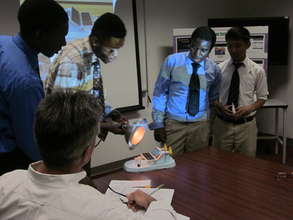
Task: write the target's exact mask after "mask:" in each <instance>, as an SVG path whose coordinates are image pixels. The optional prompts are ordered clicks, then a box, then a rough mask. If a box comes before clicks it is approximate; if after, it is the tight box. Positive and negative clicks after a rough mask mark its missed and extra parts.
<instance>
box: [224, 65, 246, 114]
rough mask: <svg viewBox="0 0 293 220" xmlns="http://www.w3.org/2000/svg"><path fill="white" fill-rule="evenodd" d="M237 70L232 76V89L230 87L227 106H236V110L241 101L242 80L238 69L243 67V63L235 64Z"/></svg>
mask: <svg viewBox="0 0 293 220" xmlns="http://www.w3.org/2000/svg"><path fill="white" fill-rule="evenodd" d="M233 65H234V67H235V69H234V72H233V75H232V79H231V83H230V87H229V96H228V101H227V105H232V103H233V104H234V106H235V108H237V107H238V99H239V85H240V78H239V72H238V69H239V67H240V66H242V65H243V63H233Z"/></svg>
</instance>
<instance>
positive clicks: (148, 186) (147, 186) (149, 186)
mask: <svg viewBox="0 0 293 220" xmlns="http://www.w3.org/2000/svg"><path fill="white" fill-rule="evenodd" d="M131 188H152V186H151V185H145V186H133V187H131Z"/></svg>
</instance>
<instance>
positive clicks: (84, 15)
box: [20, 0, 144, 112]
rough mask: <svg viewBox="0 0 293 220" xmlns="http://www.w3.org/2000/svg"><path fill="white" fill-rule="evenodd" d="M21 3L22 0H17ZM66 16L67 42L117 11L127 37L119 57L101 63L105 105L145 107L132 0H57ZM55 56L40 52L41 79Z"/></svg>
mask: <svg viewBox="0 0 293 220" xmlns="http://www.w3.org/2000/svg"><path fill="white" fill-rule="evenodd" d="M20 2H21V3H22V2H23V0H21V1H20ZM57 2H59V3H60V4H61V5H62V6H63V7H64V8H65V10H66V12H67V14H68V17H69V32H68V35H67V36H66V40H67V42H70V41H72V40H75V39H80V38H84V37H87V36H89V34H90V32H91V28H92V25H93V24H94V22H95V20H96V19H97V18H98V17H99V16H101V15H102V14H104V13H106V12H112V13H115V14H117V15H118V16H119V17H120V18H121V19H122V20H123V21H124V23H125V26H126V29H127V36H126V38H125V44H124V46H123V47H122V48H121V49H119V51H118V57H117V59H116V60H114V61H113V62H112V63H110V64H106V65H105V64H103V63H102V62H101V64H102V75H103V81H104V93H105V98H106V101H107V103H108V104H110V105H111V106H112V107H113V108H118V109H119V110H120V111H122V112H123V111H132V110H139V109H144V107H143V105H142V89H141V75H140V63H139V50H138V33H137V17H136V4H135V0H57ZM53 59H54V57H53V58H51V59H48V58H47V57H45V56H43V55H40V56H39V64H40V72H41V77H42V80H45V79H46V75H47V73H48V69H49V66H50V63H51V62H52V60H53Z"/></svg>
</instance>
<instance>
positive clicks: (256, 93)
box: [219, 57, 269, 115]
mask: <svg viewBox="0 0 293 220" xmlns="http://www.w3.org/2000/svg"><path fill="white" fill-rule="evenodd" d="M242 63H243V65H242V66H240V67H239V69H238V72H239V78H240V87H239V100H238V106H239V107H241V106H245V105H250V104H253V103H255V102H256V101H257V100H258V99H262V100H267V97H268V94H269V92H268V85H267V77H266V74H265V71H264V69H263V68H262V67H261V66H260V65H259V64H257V63H255V62H253V61H252V60H251V59H249V58H247V57H246V58H245V60H244V61H243V62H242ZM219 67H220V68H221V72H222V81H221V87H220V102H221V103H222V104H224V105H226V103H227V101H228V96H229V87H230V83H231V79H232V75H233V72H234V69H235V67H234V65H233V61H232V59H228V60H226V61H224V62H222V63H220V64H219ZM253 114H255V113H251V115H253Z"/></svg>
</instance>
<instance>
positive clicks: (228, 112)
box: [215, 101, 234, 118]
mask: <svg viewBox="0 0 293 220" xmlns="http://www.w3.org/2000/svg"><path fill="white" fill-rule="evenodd" d="M215 111H216V113H217V114H219V115H225V116H227V117H230V118H234V114H233V112H232V106H231V105H223V104H222V103H220V102H218V101H217V102H215Z"/></svg>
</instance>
